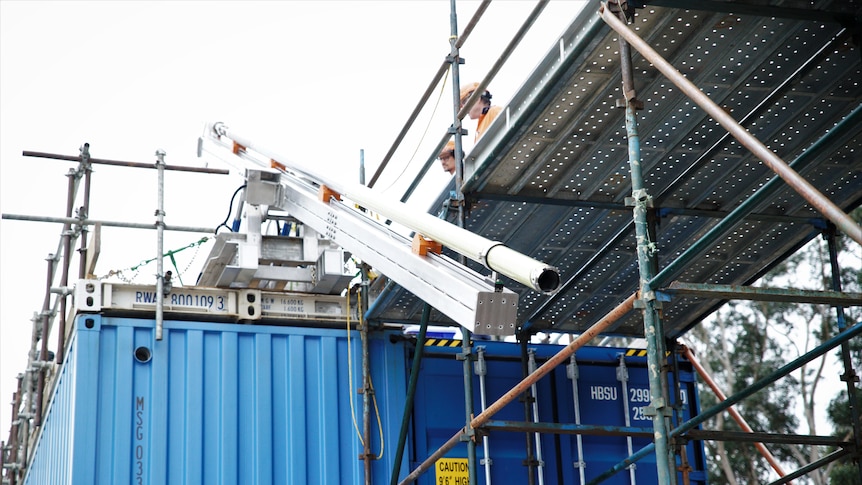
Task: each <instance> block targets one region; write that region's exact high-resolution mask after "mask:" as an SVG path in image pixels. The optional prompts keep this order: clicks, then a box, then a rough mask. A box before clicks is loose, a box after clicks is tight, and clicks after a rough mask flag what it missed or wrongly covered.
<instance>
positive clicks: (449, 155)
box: [437, 140, 455, 174]
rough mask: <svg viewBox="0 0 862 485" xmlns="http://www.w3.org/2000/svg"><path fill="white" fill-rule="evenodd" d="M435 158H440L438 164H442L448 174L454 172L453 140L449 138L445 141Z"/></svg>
mask: <svg viewBox="0 0 862 485" xmlns="http://www.w3.org/2000/svg"><path fill="white" fill-rule="evenodd" d="M437 158H438V159H440V164H441V165H443V170H445V171H447V172H449V173H450V174H454V173H455V142H454V141H452V140H449V141H448V142H446V146H444V147H443V149H442V150H440V154H439V155H437Z"/></svg>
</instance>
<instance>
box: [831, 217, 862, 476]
mask: <svg viewBox="0 0 862 485" xmlns="http://www.w3.org/2000/svg"><path fill="white" fill-rule="evenodd" d="M835 232H836V231H835V226H834V225H832V224H829V225H828V227H827V229H826V232H825V234H824V235H823V236H824V237H825V238H826V241H827V244H828V246H829V264H830V268H831V270H832V289H833V290H835V291H842V290H841V268H840V267H839V265H838V241H837V239H836V233H835ZM835 313H836V319H837V324H838V325H837V326H838V332H839V333H840V332H843V331H844V329H846V328H847V321H846V318H845V316H844V307H842V306H836V307H835ZM841 360H842V362H843V364H844V374H843V375H842V376H841V380H842V381H844V382H846V383H847V399H848V401H849V402H850V416H851V417H852V423H853V424H852V427H853V443H854V445H855V447H856V452H857V453H859V452H860V450H862V426H860V413H859V400H858V398H857V392H856V391H857V389H856V383H857V382H859V376H858V375H857V374H856V371H855V370H854V369H853V359H851V358H850V345H849V344H848V343H847V342H843V343H842V344H841ZM856 467H857V469H858V472H859V480H860V481H862V459H859V457H858V455H857V459H856Z"/></svg>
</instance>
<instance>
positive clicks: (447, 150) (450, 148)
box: [437, 140, 455, 158]
mask: <svg viewBox="0 0 862 485" xmlns="http://www.w3.org/2000/svg"><path fill="white" fill-rule="evenodd" d="M448 154H451V155H452V156H453V157H454V156H455V140H449V141H447V142H446V145H445V146H444V147H443V149H442V150H440V154H439V155H437V157H438V158H439V157H442V156H443V155H448Z"/></svg>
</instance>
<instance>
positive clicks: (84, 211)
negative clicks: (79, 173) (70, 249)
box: [62, 143, 93, 338]
mask: <svg viewBox="0 0 862 485" xmlns="http://www.w3.org/2000/svg"><path fill="white" fill-rule="evenodd" d="M80 170H83V171H84V205H82V206H81V209H80V210H79V211H78V219H80V220H82V221H84V220H86V219H87V217H88V216H89V214H90V182H91V178H92V173H93V166H92V164H91V163H90V144H89V143H84V146H83V147H82V148H81V166H80ZM88 244H89V241H87V226H86V225H85V224H81V246H80V249H79V250H78V257H79V258H80V259H79V260H78V261H79V263H80V265H79V267H78V278H79V279H84V278H86V277H87V245H88ZM62 338H65V336H62Z"/></svg>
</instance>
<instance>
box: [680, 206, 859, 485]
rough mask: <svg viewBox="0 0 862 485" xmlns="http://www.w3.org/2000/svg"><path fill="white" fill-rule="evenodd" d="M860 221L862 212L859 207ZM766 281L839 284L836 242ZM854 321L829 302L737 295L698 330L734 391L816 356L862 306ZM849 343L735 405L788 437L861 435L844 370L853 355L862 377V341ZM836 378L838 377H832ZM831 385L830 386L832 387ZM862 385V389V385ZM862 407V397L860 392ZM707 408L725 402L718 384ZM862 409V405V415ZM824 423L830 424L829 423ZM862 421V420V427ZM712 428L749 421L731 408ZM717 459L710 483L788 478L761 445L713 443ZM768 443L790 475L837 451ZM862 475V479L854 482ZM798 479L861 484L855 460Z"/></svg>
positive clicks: (845, 269)
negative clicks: (855, 428)
mask: <svg viewBox="0 0 862 485" xmlns="http://www.w3.org/2000/svg"><path fill="white" fill-rule="evenodd" d="M854 216H855V218H856V220H857V221H858V220H859V219H860V216H862V210H857V211H855V213H854ZM836 241H837V248H838V251H839V261H840V269H841V271H840V280H841V285H842V290H843V291H846V292H860V289H862V271H860V267H862V250H860V248H859V245H858V244H856V243H855V242H853V241H852V240H850V239H849V238H847V237H841V236H839V237H837V238H836ZM757 286H766V287H776V288H796V289H808V290H832V289H833V282H832V268H831V265H830V259H829V248H828V244H827V241H826V240H824V239H821V238H817V239H815V240H813V241H812V242H811V243H809V244H808V245H807V246H806V247H805V248H803V249H802V250H801V251H799V252H797V253H796V254H795V255H793V256H792V257H790V258H788V259H787V260H785V261H784V262H783V263H782V264H780V265H779V266H777V267H776V268H774V269H773V270H772V271H771V272H770V273H769V274H767V275H766V276H764V277H763V278H761V280H760V281H759V282H758V283H757ZM843 313H844V317H845V318H844V320H845V321H844V322H843V323H842V324H841V325H839V321H838V313H837V311H836V308H834V307H830V306H828V305H812V304H799V303H795V302H759V301H732V302H729V303H728V304H727V305H725V306H724V307H722V309H721V310H719V311H718V312H716V314H714V315H713V316H712V317H711V318H710V319H709V320H708V321H706V322H704V323H703V324H701V325H699V326H698V327H696V328H695V329H694V330H692V332H691V333H690V338H692V339H693V340H694V342H693V345H692V347H693V349H695V350H696V353H697V355H698V359H699V360H700V361H701V364H702V365H704V367H705V368H706V369H707V372H709V373H710V374H711V375H712V377H713V379H714V380H715V381H716V382H717V383H718V384H719V386H720V387H721V388H722V389H723V390H724V393H725V394H726V395H728V396H730V395H733V394H735V393H737V392H739V391H741V390H743V389H745V388H746V387H747V386H750V385H751V384H752V383H754V382H757V381H758V380H761V379H763V378H765V377H767V376H769V375H770V374H771V373H772V372H774V371H775V370H776V369H778V368H780V367H781V366H783V365H785V364H786V363H787V362H789V361H791V360H793V359H795V358H797V357H800V356H802V355H804V354H807V353H808V352H810V351H811V350H812V349H814V348H815V347H817V346H819V345H820V344H821V343H822V342H823V341H825V340H827V339H829V338H831V337H834V336H835V335H836V334H837V332H838V331H839V327H842V328H846V327H848V326H852V325H854V324H856V323H858V322H862V308H860V307H859V306H855V307H849V308H844V309H843ZM848 351H849V352H847V351H845V353H843V354H842V351H841V349H836V350H835V351H834V352H830V353H827V354H826V355H824V356H823V357H822V358H818V359H815V360H812V361H810V362H808V363H807V364H805V365H804V366H802V367H801V368H800V369H799V370H797V371H796V372H794V373H792V374H791V375H789V376H788V377H786V378H783V379H780V380H777V381H775V382H774V383H772V384H771V385H769V386H768V387H767V388H766V389H764V390H761V391H759V392H758V393H755V394H754V395H752V396H750V397H748V398H746V399H745V400H743V401H742V402H740V403H739V404H737V405H736V406H735V408H736V410H737V411H739V413H740V414H741V415H742V416H743V418H744V419H745V420H746V422H747V423H748V425H749V426H750V427H751V428H752V429H753V430H754V431H756V432H769V433H779V434H803V435H824V434H830V433H831V434H833V435H834V436H836V437H840V438H842V439H845V440H847V439H850V438H849V437H850V436H852V426H851V423H852V417H851V416H850V406H849V401H848V394H847V390H846V384H845V383H844V382H840V384H841V386H843V387H841V386H836V385H835V383H836V382H838V378H837V375H836V374H841V373H844V366H843V360H842V359H843V358H844V357H843V356H846V355H848V353H849V355H850V356H851V357H850V358H851V359H852V360H854V362H853V368H854V369H855V372H856V374H857V375H859V374H862V338H856V339H853V340H851V341H850V342H849V343H848ZM827 378H828V379H827ZM827 383H829V385H830V386H831V387H829V388H824V386H825V385H827ZM857 390H858V387H857ZM857 394H859V395H862V390H858V392H857ZM857 398H858V399H860V403H859V405H858V406H857V408H856V409H857V410H858V409H860V408H862V397H860V396H857ZM701 402H702V407H703V408H704V409H707V408H709V407H710V406H712V405H714V404H716V403H717V399H716V398H715V397H714V395H713V394H712V392H711V391H710V390H709V389H706V388H704V389H702V390H701ZM827 404H828V408H827V412H828V416H829V422H830V424H831V425H832V427H833V430H822V429H818V413H821V414H822V409H824V407H825V406H827ZM859 413H862V411H859ZM821 422H822V420H821ZM860 424H862V423H860ZM704 428H706V429H712V430H720V431H721V430H723V431H739V430H740V427H739V425H738V424H737V423H736V422H734V421H733V420H732V419H731V418H730V416H729V414H727V413H720V414H719V415H717V416H716V417H715V418H713V419H712V420H710V421H708V422H707V423H705V426H704ZM706 447H707V453H708V455H709V467H710V469H709V473H710V477H709V478H710V483H712V484H731V485H736V484H748V483H768V482H771V481H773V480H776V479H777V477H778V474H777V473H776V472H775V471H773V470H772V468H771V467H770V465H769V464H768V462H767V460H766V459H765V458H764V457H763V456H761V455H760V454H759V453H758V452H757V451H756V449H755V447H754V445H753V444H752V443H739V442H730V441H712V442H708V443H707V444H706ZM766 447H767V448H768V449H769V451H770V452H771V453H772V455H774V456H775V457H776V458H777V460H778V461H779V462H780V463H781V465H780V466H781V467H782V468H783V469H784V470H785V472H791V471H794V470H796V469H798V468H800V467H802V466H805V465H807V464H809V463H812V462H814V461H816V460H818V459H821V458H823V457H824V456H826V455H828V454H829V453H831V452H833V451H835V450H834V449H833V448H828V447H819V446H802V445H795V444H791V445H777V444H767V445H766ZM854 480H855V481H854ZM795 483H808V484H814V485H826V484H827V483H831V484H835V485H859V471H858V468H857V467H856V465H855V464H853V463H851V462H849V461H845V462H840V461H839V462H834V463H832V464H830V465H828V466H825V467H822V468H820V469H817V470H814V471H813V472H810V473H808V474H807V475H806V476H805V477H803V478H801V479H797V480H795Z"/></svg>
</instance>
